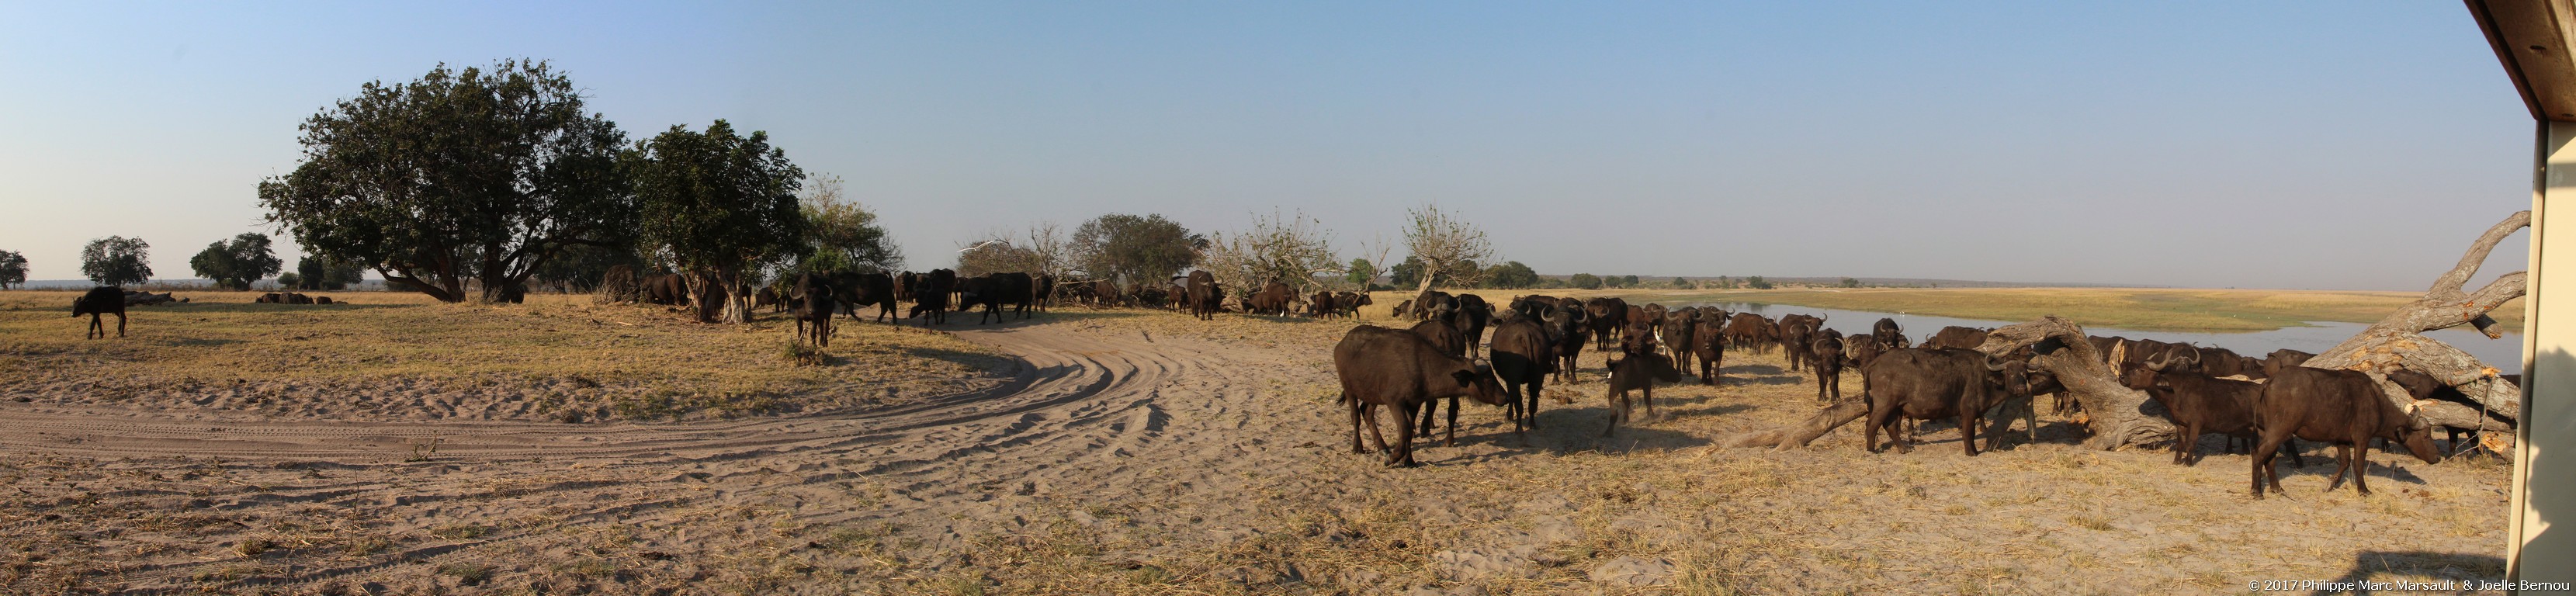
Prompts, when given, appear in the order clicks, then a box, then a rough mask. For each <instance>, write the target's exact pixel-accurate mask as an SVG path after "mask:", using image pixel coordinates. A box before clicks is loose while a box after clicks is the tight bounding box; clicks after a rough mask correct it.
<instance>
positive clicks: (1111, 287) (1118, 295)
mask: <svg viewBox="0 0 2576 596" xmlns="http://www.w3.org/2000/svg"><path fill="white" fill-rule="evenodd" d="M1126 295H1127V294H1126V293H1125V292H1120V291H1118V282H1114V281H1109V280H1106V279H1104V280H1100V281H1095V282H1091V296H1092V303H1091V305H1092V306H1095V307H1099V308H1117V307H1119V306H1122V305H1125V304H1126V303H1127V301H1126V299H1125V298H1124V297H1125V296H1126Z"/></svg>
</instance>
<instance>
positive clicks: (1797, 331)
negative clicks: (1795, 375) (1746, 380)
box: [1775, 314, 1824, 372]
mask: <svg viewBox="0 0 2576 596" xmlns="http://www.w3.org/2000/svg"><path fill="white" fill-rule="evenodd" d="M1823 323H1824V321H1823V320H1821V319H1817V318H1815V317H1810V316H1807V315H1796V314H1792V315H1781V316H1780V323H1779V324H1778V325H1776V326H1775V327H1776V328H1777V329H1778V331H1779V334H1780V335H1779V337H1780V357H1781V358H1782V359H1785V360H1788V361H1789V370H1790V371H1792V372H1794V371H1797V370H1799V368H1800V367H1802V366H1804V365H1806V364H1808V363H1810V362H1812V361H1814V360H1815V354H1814V353H1813V352H1810V350H1813V349H1814V348H1815V345H1814V342H1815V341H1816V329H1817V328H1819V327H1821V326H1822V325H1823Z"/></svg>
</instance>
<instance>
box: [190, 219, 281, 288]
mask: <svg viewBox="0 0 2576 596" xmlns="http://www.w3.org/2000/svg"><path fill="white" fill-rule="evenodd" d="M270 244H271V242H270V241H269V239H268V235H267V234H261V233H257V232H249V233H244V234H242V235H239V236H234V237H233V239H232V240H230V241H224V240H217V241H214V242H213V243H211V244H207V245H206V249H205V250H201V251H197V256H195V257H191V258H189V259H188V268H189V269H193V270H196V272H197V277H203V278H206V279H211V280H215V287H218V288H223V289H228V290H248V289H250V282H254V281H259V280H262V279H268V276H271V275H276V274H277V272H278V271H281V270H284V269H285V268H286V261H282V260H279V259H278V258H277V251H275V250H273V249H271V248H270Z"/></svg>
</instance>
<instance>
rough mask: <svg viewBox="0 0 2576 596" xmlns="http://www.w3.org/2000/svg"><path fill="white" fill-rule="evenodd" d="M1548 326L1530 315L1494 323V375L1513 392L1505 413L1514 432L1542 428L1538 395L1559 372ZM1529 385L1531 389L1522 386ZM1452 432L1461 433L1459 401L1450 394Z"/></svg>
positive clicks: (1454, 434)
mask: <svg viewBox="0 0 2576 596" xmlns="http://www.w3.org/2000/svg"><path fill="white" fill-rule="evenodd" d="M1548 335H1549V332H1548V330H1547V328H1546V327H1542V326H1540V325H1539V323H1538V321H1536V320H1533V319H1531V318H1529V317H1513V318H1509V319H1504V320H1503V321H1501V322H1497V323H1495V324H1494V349H1493V356H1492V357H1491V358H1490V360H1491V361H1492V362H1493V366H1494V376H1495V377H1496V378H1498V379H1501V380H1502V382H1503V389H1504V391H1507V392H1509V393H1510V395H1511V399H1512V401H1511V403H1510V404H1507V405H1505V406H1503V409H1504V415H1505V416H1507V417H1510V418H1511V419H1512V432H1513V433H1514V434H1523V433H1526V432H1527V431H1528V430H1529V429H1534V428H1538V398H1539V395H1540V394H1541V393H1543V392H1544V391H1545V389H1546V388H1547V375H1548V374H1549V373H1553V372H1556V363H1557V358H1556V344H1555V343H1554V342H1552V341H1550V338H1549V337H1548ZM1524 386H1526V387H1527V388H1528V392H1526V393H1524V392H1523V391H1522V388H1523V387H1524ZM1450 399H1451V401H1450V402H1449V436H1450V438H1451V442H1452V443H1455V442H1456V437H1457V436H1458V402H1457V401H1456V399H1457V398H1450Z"/></svg>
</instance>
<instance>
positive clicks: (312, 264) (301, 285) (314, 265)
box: [277, 255, 366, 290]
mask: <svg viewBox="0 0 2576 596" xmlns="http://www.w3.org/2000/svg"><path fill="white" fill-rule="evenodd" d="M365 276H366V268H365V266H363V265H359V264H358V262H357V261H351V260H347V259H336V258H331V257H317V256H313V255H304V258H301V259H296V260H295V282H294V283H287V281H286V278H285V277H283V276H280V277H278V278H277V283H278V285H283V286H287V287H291V288H295V289H299V290H339V289H343V288H347V287H349V286H353V285H357V284H358V282H359V281H362V280H364V279H365Z"/></svg>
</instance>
